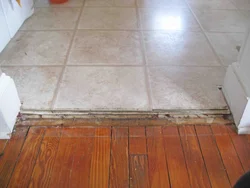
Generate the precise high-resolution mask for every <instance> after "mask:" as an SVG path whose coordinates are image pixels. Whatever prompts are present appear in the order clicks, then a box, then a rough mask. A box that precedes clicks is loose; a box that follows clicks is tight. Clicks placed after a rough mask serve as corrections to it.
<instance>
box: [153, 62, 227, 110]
mask: <svg viewBox="0 0 250 188" xmlns="http://www.w3.org/2000/svg"><path fill="white" fill-rule="evenodd" d="M224 74H225V72H224V69H222V68H218V67H216V68H209V67H175V66H173V67H151V68H149V80H150V86H151V91H152V101H153V109H171V110H173V109H225V108H227V104H226V102H225V100H224V98H223V95H222V92H221V91H220V90H219V89H218V88H217V86H218V85H221V84H222V82H223V79H224Z"/></svg>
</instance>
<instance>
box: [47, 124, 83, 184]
mask: <svg viewBox="0 0 250 188" xmlns="http://www.w3.org/2000/svg"><path fill="white" fill-rule="evenodd" d="M78 134H79V129H77V128H70V127H69V128H63V129H62V133H61V139H60V142H59V147H58V150H57V155H56V159H55V163H54V167H53V170H52V172H51V181H50V185H49V187H70V185H69V181H70V174H71V171H72V165H73V156H74V154H75V150H76V143H75V142H76V139H77V136H78Z"/></svg>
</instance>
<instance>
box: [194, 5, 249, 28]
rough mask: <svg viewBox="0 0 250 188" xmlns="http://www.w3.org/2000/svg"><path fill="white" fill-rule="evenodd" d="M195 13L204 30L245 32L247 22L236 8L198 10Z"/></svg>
mask: <svg viewBox="0 0 250 188" xmlns="http://www.w3.org/2000/svg"><path fill="white" fill-rule="evenodd" d="M194 12H195V14H196V16H197V18H198V20H199V21H200V23H201V25H202V27H203V28H204V29H205V31H208V32H209V31H213V32H216V31H219V32H245V31H246V29H247V25H248V22H247V20H246V19H245V17H244V16H243V15H241V14H240V13H239V12H238V11H236V10H198V9H195V11H194Z"/></svg>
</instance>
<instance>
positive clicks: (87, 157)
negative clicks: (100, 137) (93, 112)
mask: <svg viewBox="0 0 250 188" xmlns="http://www.w3.org/2000/svg"><path fill="white" fill-rule="evenodd" d="M79 133H80V135H79V137H78V138H77V139H76V140H75V143H76V145H77V146H76V152H75V154H74V156H73V165H72V172H71V175H70V181H69V185H70V187H89V176H90V164H91V156H92V150H93V143H94V135H95V128H82V129H81V130H79Z"/></svg>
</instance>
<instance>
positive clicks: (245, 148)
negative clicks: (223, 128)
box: [227, 126, 250, 172]
mask: <svg viewBox="0 0 250 188" xmlns="http://www.w3.org/2000/svg"><path fill="white" fill-rule="evenodd" d="M227 130H228V132H229V134H230V137H231V139H232V142H233V145H234V147H235V149H236V152H237V154H238V156H239V158H240V161H241V164H242V166H243V168H244V170H245V172H247V171H249V170H250V144H249V143H248V141H247V136H246V135H238V134H237V133H236V132H235V130H234V129H233V127H231V126H228V127H227Z"/></svg>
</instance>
